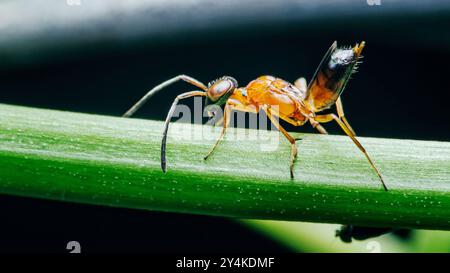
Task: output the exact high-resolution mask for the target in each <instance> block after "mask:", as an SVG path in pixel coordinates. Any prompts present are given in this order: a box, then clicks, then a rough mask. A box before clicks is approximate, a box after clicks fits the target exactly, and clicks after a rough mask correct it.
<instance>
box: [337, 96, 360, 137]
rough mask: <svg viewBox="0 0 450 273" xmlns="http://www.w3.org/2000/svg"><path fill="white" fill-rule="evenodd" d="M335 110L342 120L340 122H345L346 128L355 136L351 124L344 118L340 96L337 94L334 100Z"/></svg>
mask: <svg viewBox="0 0 450 273" xmlns="http://www.w3.org/2000/svg"><path fill="white" fill-rule="evenodd" d="M336 110H337V113H338V116H339V118H340V119H341V120H342V122H344V123H345V125H347V128H348V129H349V130H350V131H351V132H352V134H353V135H354V136H356V133H355V131H354V130H353V128H352V126H350V123H348V121H347V119H346V118H345V114H344V106H343V105H342V100H341V97H340V96H339V98H338V99H337V100H336Z"/></svg>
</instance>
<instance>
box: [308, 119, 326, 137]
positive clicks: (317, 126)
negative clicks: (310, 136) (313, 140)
mask: <svg viewBox="0 0 450 273" xmlns="http://www.w3.org/2000/svg"><path fill="white" fill-rule="evenodd" d="M309 122H310V123H311V126H312V127H313V128H316V129H317V131H319V133H321V134H324V135H328V132H327V130H325V128H323V126H322V125H320V123H318V122H317V121H315V120H314V119H312V118H310V119H309Z"/></svg>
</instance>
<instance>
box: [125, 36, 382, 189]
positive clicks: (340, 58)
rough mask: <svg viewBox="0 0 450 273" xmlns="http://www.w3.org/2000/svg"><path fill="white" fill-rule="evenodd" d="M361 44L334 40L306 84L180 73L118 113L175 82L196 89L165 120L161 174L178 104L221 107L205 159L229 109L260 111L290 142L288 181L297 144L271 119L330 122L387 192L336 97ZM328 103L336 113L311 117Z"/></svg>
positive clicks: (301, 80) (317, 125)
mask: <svg viewBox="0 0 450 273" xmlns="http://www.w3.org/2000/svg"><path fill="white" fill-rule="evenodd" d="M364 45H365V43H364V42H361V43H360V44H356V45H355V46H354V47H353V48H337V43H336V42H334V43H333V44H332V45H331V47H330V49H328V51H327V53H326V54H325V56H324V57H323V59H322V61H321V62H320V64H319V67H318V68H317V70H316V72H315V74H314V76H313V78H312V80H311V81H310V83H309V85H307V84H306V80H305V78H299V79H298V80H297V81H295V84H294V85H293V84H291V83H289V82H287V81H285V80H282V79H279V78H275V77H272V76H261V77H259V78H257V79H256V80H254V81H252V82H250V83H249V84H248V85H247V86H246V87H238V83H237V81H236V80H235V79H234V78H232V77H229V76H224V77H221V78H219V79H217V80H215V81H213V82H211V83H209V84H208V86H206V85H204V84H203V83H201V82H200V81H198V80H196V79H194V78H191V77H189V76H186V75H180V76H177V77H175V78H172V79H170V80H168V81H165V82H163V83H162V84H160V85H158V86H156V87H155V88H153V89H152V90H150V91H149V92H148V93H147V94H146V95H145V96H144V97H142V99H140V100H139V101H138V102H137V103H136V104H135V105H133V107H131V108H130V109H129V110H128V111H127V112H126V113H125V114H124V117H130V116H131V115H132V114H133V113H134V112H136V110H138V109H139V108H140V107H141V106H142V105H143V104H144V103H145V102H146V101H147V100H148V99H149V98H150V97H151V96H152V95H154V94H155V93H156V92H158V91H160V90H161V89H163V88H164V87H166V86H168V85H170V84H172V83H174V82H176V81H178V80H183V81H186V82H188V83H190V84H192V85H195V86H196V87H198V88H200V89H201V90H196V91H190V92H186V93H183V94H181V95H178V96H177V97H176V98H175V100H174V102H173V104H172V107H171V108H170V110H169V113H168V115H167V119H166V121H165V126H164V131H163V139H162V144H161V168H162V170H163V171H164V172H166V168H167V167H166V140H167V131H168V128H169V122H170V119H171V118H172V115H173V112H174V110H175V107H176V106H177V104H178V101H179V100H181V99H186V98H190V97H194V96H204V97H206V99H207V100H208V102H210V103H213V104H217V105H224V106H225V107H224V116H223V119H224V122H223V129H222V132H221V134H220V136H219V138H218V139H217V141H216V143H215V145H214V146H213V147H212V148H211V150H210V151H209V153H208V154H207V155H206V156H205V158H204V159H205V160H206V159H207V158H208V157H209V156H210V155H211V154H212V153H213V151H214V150H215V148H216V147H217V145H218V144H219V143H220V141H221V140H222V139H223V136H224V135H225V132H226V129H227V127H228V125H229V122H230V116H231V115H230V112H231V110H236V111H244V112H251V113H259V111H260V110H261V109H262V110H263V111H264V112H265V113H266V114H267V116H268V117H269V119H270V120H271V122H272V123H273V124H274V125H275V127H276V128H277V129H278V130H279V131H280V132H281V133H282V134H283V135H284V136H285V137H286V138H287V140H288V141H289V142H290V143H291V160H290V173H291V178H293V177H294V172H293V166H294V162H295V160H296V158H297V145H296V143H295V139H294V138H293V137H292V136H291V135H290V134H289V133H288V132H287V131H286V130H285V129H284V128H283V127H282V126H281V125H280V124H279V123H278V121H277V119H275V118H274V117H275V116H278V117H279V118H281V119H282V120H284V121H286V122H288V123H290V124H292V125H294V126H301V125H303V124H305V123H306V122H309V123H311V125H312V126H313V127H314V128H316V129H317V130H318V131H319V132H321V133H323V134H327V131H326V130H325V129H324V128H323V127H322V125H320V123H325V122H330V121H332V120H334V121H336V122H337V123H338V124H339V126H340V127H341V128H342V130H344V132H345V133H346V134H347V135H348V136H349V137H350V138H351V139H352V140H353V142H354V143H355V144H356V146H357V147H358V148H359V149H360V150H361V152H362V153H363V154H364V155H365V156H366V158H367V160H368V161H369V163H370V165H371V166H372V168H373V169H374V171H375V173H376V174H377V175H378V177H379V179H380V181H381V183H382V185H383V187H384V189H385V190H386V191H387V187H386V185H385V183H384V181H383V178H382V176H381V174H380V172H379V171H378V169H377V168H376V167H375V165H374V163H373V161H372V160H371V158H370V157H369V155H368V154H367V152H366V150H365V149H364V148H363V146H362V145H361V143H360V142H359V141H358V140H357V139H356V135H355V132H354V131H353V129H352V127H351V126H350V124H349V123H348V121H347V119H346V118H345V116H344V109H343V106H342V101H341V98H340V95H341V94H342V91H343V90H344V88H345V86H346V84H347V82H348V80H349V79H350V76H351V74H352V73H353V72H354V71H355V68H356V66H357V64H358V60H359V59H360V58H361V57H362V56H361V52H362V50H363V48H364ZM334 104H336V109H337V115H335V114H317V113H319V112H321V111H323V110H325V109H328V108H330V107H331V106H333V105H334ZM274 106H276V107H277V111H274V110H273V109H274V108H275V107H274Z"/></svg>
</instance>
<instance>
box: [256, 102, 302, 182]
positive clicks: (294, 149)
mask: <svg viewBox="0 0 450 273" xmlns="http://www.w3.org/2000/svg"><path fill="white" fill-rule="evenodd" d="M262 109H263V110H264V112H266V115H267V116H268V117H269V119H270V121H271V122H272V123H273V125H275V127H276V128H277V129H278V130H279V131H280V132H281V133H282V134H283V135H284V136H285V137H286V138H287V140H288V141H289V142H290V143H291V162H290V166H289V169H290V172H291V178H294V162H295V160H296V159H297V144H295V139H294V138H293V137H292V136H291V135H290V134H289V133H288V132H286V130H285V129H284V128H283V127H281V125H280V123H279V122H278V121H277V120H276V119H275V118H274V117H273V115H275V114H273V113H272V111H271V110H270V107H268V106H263V107H262Z"/></svg>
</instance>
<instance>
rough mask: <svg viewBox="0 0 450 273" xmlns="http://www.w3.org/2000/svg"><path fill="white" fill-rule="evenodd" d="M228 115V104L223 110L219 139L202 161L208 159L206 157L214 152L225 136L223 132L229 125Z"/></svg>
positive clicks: (229, 110) (229, 111)
mask: <svg viewBox="0 0 450 273" xmlns="http://www.w3.org/2000/svg"><path fill="white" fill-rule="evenodd" d="M230 114H231V106H230V104H228V103H227V104H225V109H224V113H223V127H222V132H221V133H220V136H219V138H218V139H217V140H216V143H215V144H214V146H213V147H212V148H211V150H209V152H208V154H207V155H206V156H205V157H204V158H203V159H204V160H206V159H208V157H209V156H210V155H211V154H212V153H213V152H214V150H215V149H216V147H217V146H218V145H219V143H220V142H221V141H222V139H223V136H224V135H225V132H226V131H227V128H228V125H229V124H230Z"/></svg>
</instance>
